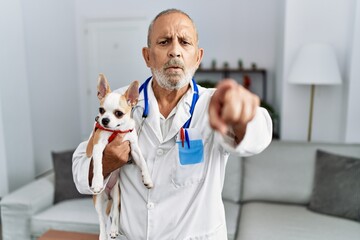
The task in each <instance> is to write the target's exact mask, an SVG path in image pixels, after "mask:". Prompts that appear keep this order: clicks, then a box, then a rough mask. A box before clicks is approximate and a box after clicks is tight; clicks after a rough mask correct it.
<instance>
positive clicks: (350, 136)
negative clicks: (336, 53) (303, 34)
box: [345, 1, 360, 143]
mask: <svg viewBox="0 0 360 240" xmlns="http://www.w3.org/2000/svg"><path fill="white" fill-rule="evenodd" d="M355 9H356V14H355V15H356V17H355V24H354V35H353V38H352V41H353V42H352V48H351V58H350V68H349V69H350V71H349V85H348V99H347V101H346V102H347V103H348V106H347V115H346V116H347V121H346V135H345V141H346V142H349V143H354V142H357V143H359V142H360V124H359V123H360V107H359V102H360V99H359V90H360V44H359V43H360V2H359V1H357V2H356V8H355Z"/></svg>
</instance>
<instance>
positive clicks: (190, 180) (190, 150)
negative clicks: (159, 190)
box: [172, 128, 206, 187]
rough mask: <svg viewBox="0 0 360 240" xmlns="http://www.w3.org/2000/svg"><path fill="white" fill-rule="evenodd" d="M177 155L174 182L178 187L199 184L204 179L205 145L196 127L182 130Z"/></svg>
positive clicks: (173, 175) (178, 140) (179, 135)
mask: <svg viewBox="0 0 360 240" xmlns="http://www.w3.org/2000/svg"><path fill="white" fill-rule="evenodd" d="M175 147H176V151H177V153H178V154H177V156H176V159H175V161H174V166H173V170H172V182H173V183H174V185H175V186H177V187H184V186H190V185H193V184H198V183H200V182H202V181H203V180H204V176H205V163H206V162H205V161H204V145H203V141H202V138H201V134H200V132H199V131H198V130H197V129H195V128H188V129H182V130H180V133H179V134H178V137H177V141H176V146H175Z"/></svg>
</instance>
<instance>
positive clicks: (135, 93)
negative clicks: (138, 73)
mask: <svg viewBox="0 0 360 240" xmlns="http://www.w3.org/2000/svg"><path fill="white" fill-rule="evenodd" d="M124 95H125V98H126V101H127V103H128V104H129V105H130V106H131V107H133V106H135V105H136V104H137V102H138V99H139V82H138V81H134V82H132V83H131V84H130V86H129V88H128V89H127V90H126V92H125V94H124Z"/></svg>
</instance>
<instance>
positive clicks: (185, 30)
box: [143, 13, 203, 90]
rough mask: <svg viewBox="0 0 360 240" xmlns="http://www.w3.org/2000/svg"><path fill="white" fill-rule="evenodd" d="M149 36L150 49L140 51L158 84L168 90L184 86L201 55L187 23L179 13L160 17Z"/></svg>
mask: <svg viewBox="0 0 360 240" xmlns="http://www.w3.org/2000/svg"><path fill="white" fill-rule="evenodd" d="M149 37H150V46H149V47H148V48H144V49H143V56H144V59H145V61H146V65H147V66H148V67H149V68H151V71H152V74H153V76H154V77H155V79H156V80H157V82H158V83H159V85H160V86H161V87H164V88H166V89H169V90H174V89H179V88H181V87H183V86H185V85H187V84H188V83H189V82H190V80H191V78H192V76H193V75H194V73H195V71H196V69H197V68H198V66H199V64H200V62H201V59H202V55H203V49H199V48H198V45H197V41H198V40H197V35H196V30H195V28H194V26H193V24H192V22H191V20H190V19H188V18H187V17H186V16H185V15H183V14H181V13H170V14H166V15H163V16H161V17H159V18H158V19H157V20H156V21H155V23H154V25H153V28H152V31H151V34H150V36H149Z"/></svg>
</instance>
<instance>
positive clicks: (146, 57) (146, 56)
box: [142, 47, 150, 67]
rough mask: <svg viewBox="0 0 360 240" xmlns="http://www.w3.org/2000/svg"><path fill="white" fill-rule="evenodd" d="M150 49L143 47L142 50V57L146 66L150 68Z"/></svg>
mask: <svg viewBox="0 0 360 240" xmlns="http://www.w3.org/2000/svg"><path fill="white" fill-rule="evenodd" d="M149 51H150V49H149V48H148V47H143V49H142V55H143V58H144V60H145V63H146V66H147V67H150V53H149Z"/></svg>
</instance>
